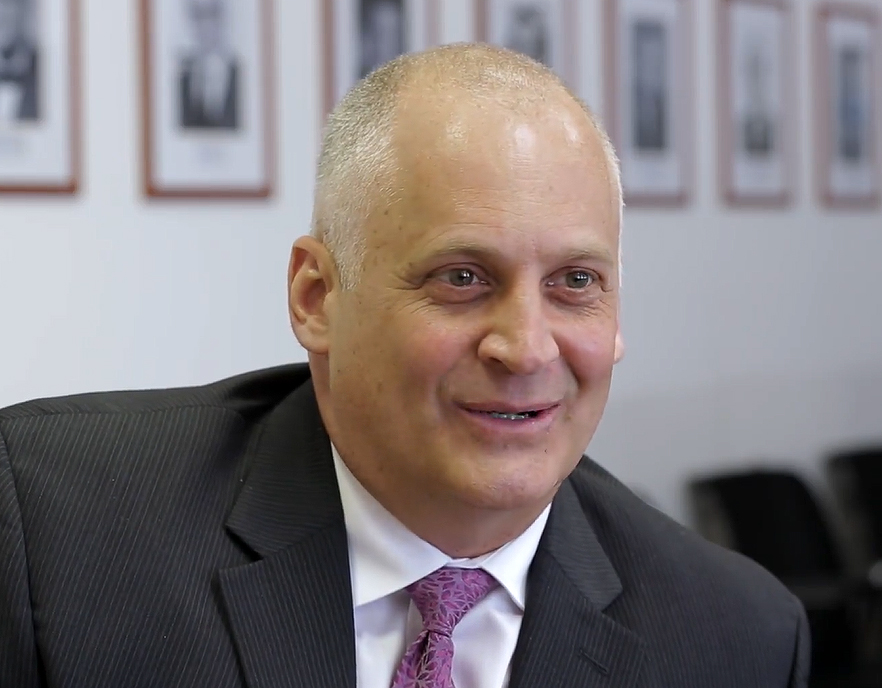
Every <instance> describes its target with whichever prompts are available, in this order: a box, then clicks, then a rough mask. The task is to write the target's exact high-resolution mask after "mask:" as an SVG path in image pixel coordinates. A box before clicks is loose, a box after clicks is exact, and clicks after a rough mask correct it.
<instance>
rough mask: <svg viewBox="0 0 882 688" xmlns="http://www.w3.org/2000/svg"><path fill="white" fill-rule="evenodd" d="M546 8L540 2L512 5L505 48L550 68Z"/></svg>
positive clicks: (551, 39)
mask: <svg viewBox="0 0 882 688" xmlns="http://www.w3.org/2000/svg"><path fill="white" fill-rule="evenodd" d="M549 29H550V22H549V17H548V7H547V6H546V5H545V3H542V2H519V3H513V4H512V5H511V6H510V7H509V10H508V18H507V20H506V30H505V41H504V44H505V47H506V48H511V49H512V50H517V51H518V52H520V53H523V54H525V55H528V56H529V57H532V58H533V59H534V60H536V61H537V62H541V63H543V64H546V65H548V66H549V67H550V66H551V55H552V51H551V42H552V41H553V40H554V37H553V36H552V35H551V33H550V31H549Z"/></svg>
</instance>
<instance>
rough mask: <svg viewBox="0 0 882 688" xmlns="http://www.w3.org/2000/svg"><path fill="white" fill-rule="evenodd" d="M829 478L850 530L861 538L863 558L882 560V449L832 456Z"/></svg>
mask: <svg viewBox="0 0 882 688" xmlns="http://www.w3.org/2000/svg"><path fill="white" fill-rule="evenodd" d="M827 474H828V476H829V479H830V485H831V487H832V490H833V493H834V494H835V495H836V498H837V500H838V502H839V504H840V507H841V509H842V511H843V513H844V515H845V516H846V518H847V519H848V521H849V527H850V528H851V529H852V530H853V531H855V532H856V533H859V534H860V538H859V542H858V543H856V544H857V546H858V547H860V548H861V550H862V551H861V552H859V554H860V555H861V558H862V559H864V560H865V562H866V563H868V564H869V563H872V562H873V561H878V560H880V559H882V446H875V447H861V448H853V449H848V450H843V451H840V452H837V453H835V454H833V455H831V457H830V458H829V460H828V462H827Z"/></svg>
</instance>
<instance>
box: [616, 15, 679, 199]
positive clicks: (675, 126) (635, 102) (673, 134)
mask: <svg viewBox="0 0 882 688" xmlns="http://www.w3.org/2000/svg"><path fill="white" fill-rule="evenodd" d="M604 8H605V25H606V35H607V39H606V43H605V54H606V73H605V101H606V102H605V108H604V112H605V119H606V126H607V130H608V132H609V134H610V138H611V139H612V141H613V144H614V145H615V147H616V151H617V152H618V155H619V159H620V162H621V170H622V187H623V193H624V197H625V203H626V204H627V205H629V206H657V207H659V206H660V207H682V206H685V205H687V204H688V203H689V201H690V198H691V193H692V173H693V147H694V144H693V139H692V137H693V110H694V90H693V85H694V80H693V74H692V64H693V60H692V52H693V51H692V42H693V34H692V16H691V9H692V8H691V3H690V2H689V0H608V2H606V3H604Z"/></svg>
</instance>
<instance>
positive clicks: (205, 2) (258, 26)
mask: <svg viewBox="0 0 882 688" xmlns="http://www.w3.org/2000/svg"><path fill="white" fill-rule="evenodd" d="M140 7H141V77H142V78H141V82H142V108H143V142H142V145H143V160H144V170H143V176H144V193H145V195H146V196H147V197H149V198H163V197H165V198H199V199H211V198H214V199H248V198H253V199H265V198H268V197H270V196H271V195H272V193H273V187H274V184H275V155H274V153H275V116H274V110H275V90H274V83H275V82H274V71H275V65H274V57H275V55H274V50H273V43H274V41H273V20H272V9H273V8H272V4H271V0H235V1H232V0H141V4H140Z"/></svg>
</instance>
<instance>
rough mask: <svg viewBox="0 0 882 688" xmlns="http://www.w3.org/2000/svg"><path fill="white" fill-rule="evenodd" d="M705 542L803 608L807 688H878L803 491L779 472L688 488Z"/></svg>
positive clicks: (833, 548)
mask: <svg viewBox="0 0 882 688" xmlns="http://www.w3.org/2000/svg"><path fill="white" fill-rule="evenodd" d="M690 493H691V496H692V501H693V507H694V509H695V516H696V525H697V529H698V531H699V532H701V533H702V534H703V535H704V536H705V537H707V538H708V539H710V540H713V541H715V542H717V543H719V544H721V545H723V546H725V547H728V548H730V549H733V550H735V551H738V552H741V553H742V554H745V555H746V556H748V557H750V558H751V559H754V560H755V561H757V562H758V563H759V564H761V565H762V566H763V567H765V568H766V569H768V570H769V571H770V572H771V573H772V574H774V575H775V576H776V577H778V578H779V579H780V580H781V581H782V582H783V583H784V584H785V585H786V586H787V587H788V588H789V589H790V590H791V591H793V592H794V594H796V595H797V597H799V599H800V600H801V601H802V603H803V605H804V606H805V608H806V613H807V615H808V620H809V625H810V627H811V634H812V684H811V685H812V686H837V687H839V688H857V687H860V688H864V687H867V688H869V687H875V688H879V687H880V686H882V671H880V670H879V668H877V667H875V666H873V665H872V664H870V663H868V662H867V661H866V659H865V657H864V656H863V654H862V645H861V641H862V639H863V629H862V628H861V626H860V621H861V617H860V616H859V615H858V605H859V602H858V600H857V599H856V597H855V594H854V585H853V582H852V580H851V578H850V577H849V575H848V570H847V567H846V564H845V561H844V559H843V557H842V554H841V553H840V551H839V548H838V546H837V543H836V540H835V538H834V536H833V532H832V529H831V528H830V525H829V523H828V520H827V517H826V515H825V513H824V512H823V510H822V509H821V506H820V504H819V502H818V501H817V500H816V498H815V496H814V495H813V493H812V492H811V490H810V489H809V487H808V485H807V484H806V483H805V482H803V481H802V480H801V479H800V478H798V477H797V476H796V475H794V474H792V473H789V472H786V471H775V470H752V471H744V472H737V473H731V474H727V475H718V476H712V477H704V478H700V479H696V480H694V481H693V482H692V483H691V484H690Z"/></svg>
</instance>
